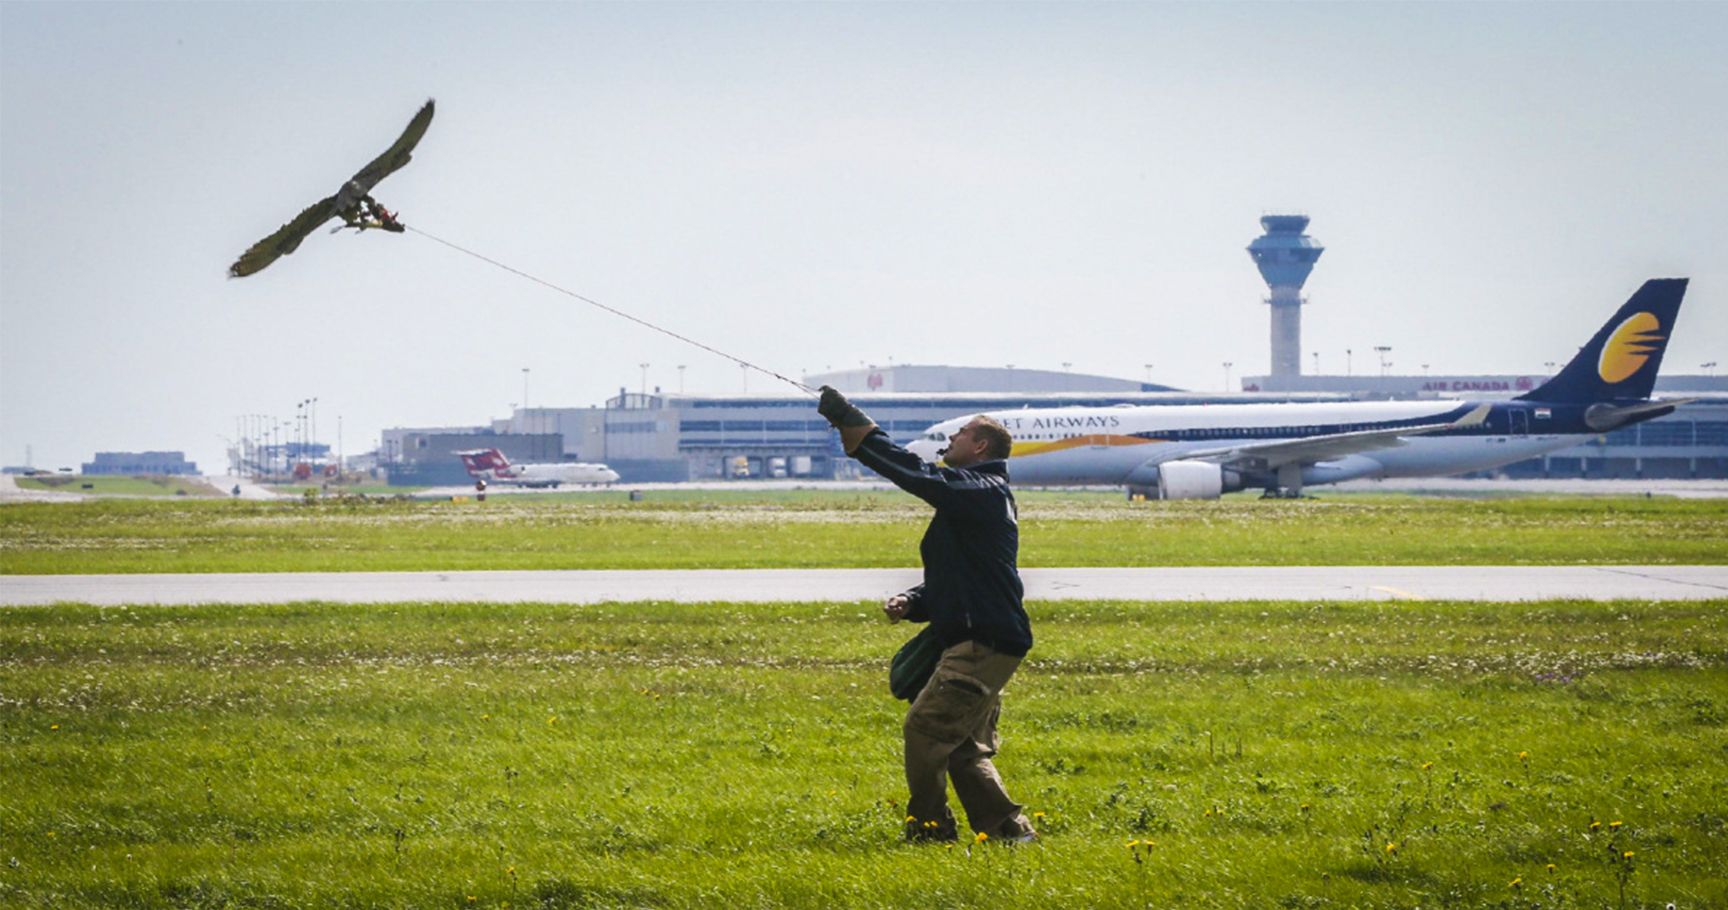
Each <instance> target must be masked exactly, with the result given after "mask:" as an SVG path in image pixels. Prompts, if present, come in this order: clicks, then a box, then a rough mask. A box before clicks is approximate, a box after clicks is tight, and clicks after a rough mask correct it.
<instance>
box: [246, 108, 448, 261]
mask: <svg viewBox="0 0 1728 910" xmlns="http://www.w3.org/2000/svg"><path fill="white" fill-rule="evenodd" d="M431 123H432V102H431V100H428V101H427V102H426V105H425V106H424V107H422V108H420V112H419V113H417V114H415V115H414V119H413V120H410V121H408V128H407V129H405V130H403V131H402V135H401V136H400V137H398V138H397V139H396V142H395V144H394V145H391V146H390V147H389V148H388V149H386V150H385V151H384V154H382V155H379V156H378V157H377V158H374V159H373V160H372V163H371V164H368V165H366V166H365V167H363V168H361V169H360V171H359V173H357V174H355V175H354V176H353V178H352V179H350V180H349V181H348V182H347V183H344V184H342V188H341V189H339V190H337V191H336V193H335V195H333V196H327V197H325V198H323V199H320V200H318V201H317V202H314V203H312V204H311V205H309V206H307V207H306V209H305V211H302V212H301V213H300V214H298V215H296V216H294V220H293V221H290V222H288V223H287V224H284V225H282V227H280V228H278V229H277V230H276V233H274V234H271V235H270V236H268V237H266V238H264V239H263V240H260V241H258V242H257V243H254V244H252V248H251V249H249V250H247V251H246V252H244V253H241V254H240V258H239V259H236V260H234V264H233V265H231V266H229V267H228V277H230V278H241V277H244V276H246V275H250V274H252V273H254V272H257V271H260V270H262V269H263V268H264V267H265V266H267V265H269V264H270V263H272V262H275V261H276V260H277V258H278V257H281V256H286V255H288V254H289V253H292V252H294V251H295V250H296V249H298V248H299V247H300V241H302V240H305V239H306V237H307V235H309V234H311V233H312V232H313V231H315V230H317V229H318V226H319V225H321V224H323V223H325V222H326V221H329V220H330V219H332V218H341V219H342V221H343V224H341V225H338V226H337V228H336V230H341V229H342V228H344V227H351V228H355V229H357V230H362V231H364V230H366V229H367V228H380V229H383V230H386V231H391V232H394V233H401V232H402V231H403V230H405V228H404V227H403V226H402V222H400V221H398V220H396V216H395V215H393V214H391V212H390V211H389V210H388V209H386V208H384V207H383V206H382V205H379V204H378V201H377V200H375V199H373V198H372V195H371V193H372V187H374V186H376V185H377V184H378V181H380V180H383V179H384V178H385V177H388V176H390V175H391V174H393V173H395V172H396V171H397V170H399V169H400V168H401V167H402V166H403V165H405V164H407V163H408V162H409V160H411V159H412V158H413V157H414V156H413V154H412V153H413V151H414V146H415V145H417V144H419V142H420V137H421V136H424V135H426V127H428V126H430V125H431Z"/></svg>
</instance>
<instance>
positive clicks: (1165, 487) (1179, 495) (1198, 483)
mask: <svg viewBox="0 0 1728 910" xmlns="http://www.w3.org/2000/svg"><path fill="white" fill-rule="evenodd" d="M1241 485H1242V479H1241V477H1240V476H1238V475H1237V474H1236V473H1235V472H1234V471H1231V472H1228V473H1226V472H1225V470H1224V469H1223V468H1222V467H1220V466H1219V465H1216V464H1213V463H1212V462H1210V461H1166V462H1164V463H1163V464H1161V465H1159V466H1158V498H1159V499H1217V498H1218V497H1219V496H1221V495H1223V493H1224V489H1225V487H1226V486H1229V487H1230V488H1231V489H1239V488H1240V487H1241Z"/></svg>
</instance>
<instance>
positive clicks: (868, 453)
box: [816, 386, 953, 506]
mask: <svg viewBox="0 0 1728 910" xmlns="http://www.w3.org/2000/svg"><path fill="white" fill-rule="evenodd" d="M816 411H817V413H819V414H821V415H822V416H823V417H826V418H828V422H829V423H830V424H832V425H833V426H834V429H836V430H839V431H840V445H841V446H842V447H843V448H844V449H845V450H846V454H848V455H850V456H852V457H853V458H856V459H858V461H859V462H860V463H862V464H863V465H864V466H865V467H867V468H869V469H870V470H872V471H875V472H876V473H878V474H880V475H882V476H883V477H884V478H886V479H887V480H888V482H889V483H892V484H894V485H895V486H897V487H899V488H900V489H902V490H905V491H906V492H908V493H911V494H912V495H913V496H916V497H918V498H919V499H922V500H924V501H925V502H927V503H929V504H931V505H933V506H941V505H943V504H945V503H947V502H948V501H950V500H951V499H952V496H951V494H952V493H953V487H952V485H951V480H950V478H949V477H948V475H947V474H946V473H944V472H943V471H942V469H941V468H938V467H936V466H935V465H931V464H926V463H925V461H924V459H922V458H919V457H918V456H917V455H914V454H912V453H911V452H908V451H906V450H905V449H904V448H901V447H900V446H898V445H895V444H894V440H892V439H890V438H889V437H888V434H887V433H885V432H883V431H882V428H881V427H878V426H877V425H876V421H874V420H871V419H870V415H868V414H866V413H864V412H863V411H862V410H860V409H859V408H858V406H857V405H854V404H853V403H852V402H850V401H847V400H846V396H845V395H842V394H840V392H839V391H837V390H835V389H834V388H832V387H830V386H823V387H822V400H821V401H820V402H819V403H818V404H817V405H816Z"/></svg>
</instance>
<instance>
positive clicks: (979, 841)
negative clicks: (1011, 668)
mask: <svg viewBox="0 0 1728 910" xmlns="http://www.w3.org/2000/svg"><path fill="white" fill-rule="evenodd" d="M989 839H990V835H988V834H985V833H984V832H982V831H980V832H978V836H977V837H974V838H972V843H974V844H982V843H984V842H985V841H987V840H989ZM1627 856H1631V854H1630V853H1628V854H1627Z"/></svg>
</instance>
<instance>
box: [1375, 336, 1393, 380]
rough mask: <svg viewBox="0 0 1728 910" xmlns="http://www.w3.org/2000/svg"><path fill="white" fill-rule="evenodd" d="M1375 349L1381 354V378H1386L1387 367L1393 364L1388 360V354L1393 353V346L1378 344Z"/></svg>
mask: <svg viewBox="0 0 1728 910" xmlns="http://www.w3.org/2000/svg"><path fill="white" fill-rule="evenodd" d="M1374 350H1375V351H1377V352H1379V354H1380V378H1382V379H1384V378H1386V368H1387V367H1389V366H1391V364H1389V363H1387V362H1386V355H1387V354H1390V353H1392V346H1391V345H1389V344H1377V345H1375V346H1374Z"/></svg>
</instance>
